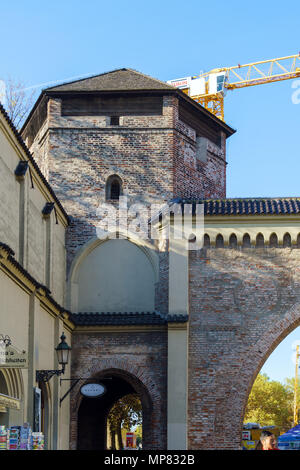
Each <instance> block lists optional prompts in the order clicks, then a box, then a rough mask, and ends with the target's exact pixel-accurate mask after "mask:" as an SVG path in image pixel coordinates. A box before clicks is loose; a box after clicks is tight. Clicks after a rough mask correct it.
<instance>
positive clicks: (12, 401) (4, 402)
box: [0, 393, 21, 410]
mask: <svg viewBox="0 0 300 470" xmlns="http://www.w3.org/2000/svg"><path fill="white" fill-rule="evenodd" d="M0 406H1V407H6V408H11V409H13V410H19V409H20V408H21V406H20V400H18V399H17V398H12V397H8V396H7V395H2V393H0Z"/></svg>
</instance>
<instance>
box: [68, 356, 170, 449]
mask: <svg viewBox="0 0 300 470" xmlns="http://www.w3.org/2000/svg"><path fill="white" fill-rule="evenodd" d="M87 372H88V374H86V375H85V379H84V380H83V381H82V382H81V383H80V384H78V386H77V387H76V390H75V391H74V392H73V396H72V400H71V414H72V417H71V422H72V429H71V435H72V441H71V448H73V449H78V450H80V449H82V450H100V449H102V450H103V449H107V442H108V439H107V425H108V423H107V417H108V413H109V411H110V409H111V407H112V406H113V405H114V403H116V401H117V400H118V399H120V398H122V397H124V396H125V395H127V394H132V393H134V394H137V395H138V397H139V399H140V401H141V405H142V426H143V448H144V449H152V448H153V443H154V441H155V438H157V435H158V436H159V432H158V429H156V426H155V425H154V423H155V422H156V421H158V422H161V423H162V421H163V418H162V416H161V411H162V410H161V395H160V393H159V391H158V390H157V389H158V387H157V385H156V384H155V383H154V382H153V381H152V380H151V377H150V376H149V374H147V372H145V371H143V369H142V368H138V367H135V366H132V365H130V363H125V362H124V361H120V360H117V359H116V360H107V361H101V360H100V361H98V364H95V365H94V366H93V367H92V368H91V369H90V370H88V371H87ZM90 382H98V383H102V384H104V385H105V388H106V393H105V394H104V395H103V396H102V397H101V398H98V399H93V398H87V397H83V395H82V394H81V393H80V388H81V386H82V385H83V384H84V383H90ZM159 437H160V436H159Z"/></svg>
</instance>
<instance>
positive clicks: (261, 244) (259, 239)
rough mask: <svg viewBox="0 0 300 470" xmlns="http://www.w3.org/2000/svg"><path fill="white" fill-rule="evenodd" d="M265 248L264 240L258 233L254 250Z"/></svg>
mask: <svg viewBox="0 0 300 470" xmlns="http://www.w3.org/2000/svg"><path fill="white" fill-rule="evenodd" d="M264 246H265V239H264V236H263V234H262V233H259V234H258V235H257V237H256V248H263V247H264Z"/></svg>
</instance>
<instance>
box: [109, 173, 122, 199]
mask: <svg viewBox="0 0 300 470" xmlns="http://www.w3.org/2000/svg"><path fill="white" fill-rule="evenodd" d="M121 195H122V180H121V178H120V177H119V176H118V175H112V176H110V177H109V178H108V179H107V182H106V199H114V200H118V199H119V198H120V196H121Z"/></svg>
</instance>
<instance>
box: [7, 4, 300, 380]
mask: <svg viewBox="0 0 300 470" xmlns="http://www.w3.org/2000/svg"><path fill="white" fill-rule="evenodd" d="M0 18H1V33H0V34H1V43H2V45H3V44H5V45H4V47H1V52H0V56H1V60H0V79H6V78H7V77H8V76H11V77H12V78H14V79H19V80H22V81H23V82H24V84H25V85H26V86H31V85H35V84H39V83H43V82H49V81H54V80H64V79H68V78H70V77H73V76H81V75H85V74H97V73H103V72H106V71H109V70H113V69H116V68H120V67H130V68H133V69H135V70H138V71H140V72H143V73H145V74H148V75H150V76H152V77H155V78H158V79H160V80H164V81H166V80H169V79H172V78H177V77H184V76H189V75H197V74H199V73H200V71H209V70H211V69H213V68H216V67H221V66H231V65H236V64H238V63H240V64H244V63H249V62H253V61H259V60H265V59H272V58H276V57H282V56H287V55H291V54H297V53H298V52H299V51H300V41H299V30H300V24H299V23H300V2H299V1H294V0H290V1H289V2H287V3H284V2H274V1H269V0H264V1H256V0H253V1H252V2H241V1H230V0H228V1H227V2H223V1H220V0H215V1H214V2H207V1H201V0H187V1H185V2H183V1H179V0H172V1H171V0H160V1H158V0H152V1H151V2H141V1H137V0H127V1H124V0H123V1H121V0H115V1H114V2H108V1H103V0H85V1H84V2H83V1H82V0H81V1H79V0H63V1H61V0H60V1H58V0H52V1H51V2H40V1H37V0H27V1H26V2H24V1H23V0H11V1H10V2H8V1H5V2H1V4H0ZM292 82H293V81H292V80H287V81H284V82H279V83H275V84H268V85H261V86H256V87H250V88H245V89H241V90H234V91H233V92H228V94H227V97H226V98H225V118H226V121H227V122H228V124H230V125H231V126H232V127H234V128H235V129H236V130H237V133H236V134H235V135H234V136H232V137H231V138H230V139H229V141H228V156H227V158H228V167H227V197H237V196H239V197H253V196H257V197H263V196H281V197H283V196H300V187H299V172H300V158H299V157H300V146H299V131H300V129H299V125H300V122H299V114H300V104H298V105H296V104H293V102H292V94H293V93H294V92H295V90H294V89H293V88H292ZM299 96H300V95H299ZM294 334H296V335H297V337H299V338H300V333H298V332H297V331H296V332H294ZM296 339H297V338H296ZM288 341H289V340H288V339H287V344H286V346H285V349H284V351H285V357H287V359H286V360H285V361H284V364H283V366H280V365H279V364H280V362H279V359H277V363H276V364H277V365H276V364H275V367H273V368H272V370H274V371H275V372H276V371H277V372H278V371H279V370H281V371H282V372H281V374H283V375H284V374H286V373H287V370H288V369H287V367H286V366H287V364H288V361H289V357H290V346H289V345H288ZM284 345H285V343H282V344H281V347H284ZM278 350H279V349H277V351H278ZM273 356H274V355H272V357H273ZM272 357H271V358H270V360H271V359H272ZM274 357H275V356H274ZM281 357H283V353H282V355H281ZM286 361H287V362H286ZM268 362H269V361H268ZM266 366H267V364H266ZM275 372H274V374H275ZM293 374H294V370H292V372H291V374H290V375H293ZM269 375H271V374H270V372H269Z"/></svg>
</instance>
